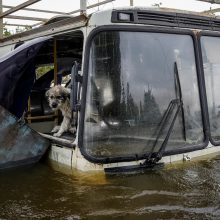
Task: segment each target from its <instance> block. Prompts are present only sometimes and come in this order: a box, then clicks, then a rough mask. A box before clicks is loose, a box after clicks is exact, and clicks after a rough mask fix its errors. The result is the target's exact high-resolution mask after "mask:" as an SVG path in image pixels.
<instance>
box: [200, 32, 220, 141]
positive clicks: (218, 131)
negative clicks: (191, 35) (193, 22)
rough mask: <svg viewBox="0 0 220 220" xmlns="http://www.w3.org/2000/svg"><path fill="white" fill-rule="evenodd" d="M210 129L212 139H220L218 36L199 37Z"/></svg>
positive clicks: (219, 56)
mask: <svg viewBox="0 0 220 220" xmlns="http://www.w3.org/2000/svg"><path fill="white" fill-rule="evenodd" d="M201 47H202V57H203V68H204V74H205V84H206V94H207V101H208V111H209V121H210V129H211V135H212V138H213V140H215V141H219V140H220V92H219V90H220V72H219V70H220V55H219V51H220V38H218V37H211V36H210V37H209V36H203V37H201Z"/></svg>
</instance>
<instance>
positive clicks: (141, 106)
mask: <svg viewBox="0 0 220 220" xmlns="http://www.w3.org/2000/svg"><path fill="white" fill-rule="evenodd" d="M88 71H89V73H88V74H89V79H88V90H87V91H88V92H87V103H86V114H85V126H84V141H83V147H85V150H86V152H87V153H88V154H89V155H91V156H93V157H95V158H101V159H102V158H107V157H108V158H109V157H110V158H114V157H127V156H135V155H136V156H141V155H142V156H143V155H145V154H148V153H150V152H156V151H158V150H159V149H160V147H161V145H162V143H163V141H164V139H165V138H166V136H167V133H168V130H169V128H170V126H171V124H172V122H173V121H174V126H173V129H172V132H171V134H170V136H169V141H168V144H167V146H166V150H178V149H182V148H187V147H189V146H192V145H198V144H200V143H202V142H203V140H204V134H203V125H202V117H201V106H200V98H199V92H198V82H197V74H196V64H195V55H194V46H193V39H192V37H191V36H188V35H176V34H165V33H146V32H123V31H121V32H117V31H106V32H101V33H99V34H98V35H96V37H95V38H94V39H93V41H92V44H91V49H90V61H89V70H88ZM177 78H179V83H178V79H177ZM181 93H182V105H181V104H180V99H181V98H180V96H181ZM175 100H176V101H178V102H175ZM178 103H179V104H178ZM179 107H180V108H179ZM178 108H179V111H178ZM177 111H178V115H177V118H176V119H174V116H175V113H177Z"/></svg>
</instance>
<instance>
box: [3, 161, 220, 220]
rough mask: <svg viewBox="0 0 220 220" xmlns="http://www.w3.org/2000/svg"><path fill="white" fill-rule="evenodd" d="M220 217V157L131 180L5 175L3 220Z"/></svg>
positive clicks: (41, 171) (37, 172)
mask: <svg viewBox="0 0 220 220" xmlns="http://www.w3.org/2000/svg"><path fill="white" fill-rule="evenodd" d="M21 218H22V219H67V220H71V219H112V218H114V219H126V220H130V219H131V220H133V219H199V220H200V219H220V157H217V158H215V159H212V160H206V161H201V162H189V163H186V164H182V165H175V166H172V167H169V168H166V169H163V170H157V171H151V172H150V171H148V172H147V173H145V174H136V175H127V176H104V174H99V173H89V174H86V173H80V172H73V174H62V173H61V172H59V171H55V170H53V169H51V168H50V167H48V166H47V165H46V164H38V165H36V166H34V167H29V168H23V169H19V170H13V171H10V172H0V219H1V220H2V219H21Z"/></svg>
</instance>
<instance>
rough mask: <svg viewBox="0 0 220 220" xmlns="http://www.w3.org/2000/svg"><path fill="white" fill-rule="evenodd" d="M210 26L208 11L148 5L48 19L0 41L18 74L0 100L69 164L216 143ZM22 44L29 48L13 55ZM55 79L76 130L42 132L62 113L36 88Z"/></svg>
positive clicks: (216, 39)
mask: <svg viewBox="0 0 220 220" xmlns="http://www.w3.org/2000/svg"><path fill="white" fill-rule="evenodd" d="M219 31H220V20H219V19H218V18H216V17H206V16H201V15H198V14H192V13H188V12H187V13H184V12H182V11H172V10H166V9H156V10H155V9H149V8H146V9H143V8H125V9H114V10H107V11H102V12H97V13H94V14H92V15H91V16H90V17H85V16H83V15H81V16H79V17H73V18H66V19H63V20H61V21H59V22H50V23H49V24H48V25H46V26H43V27H40V28H38V29H34V30H31V31H29V32H25V33H23V34H19V35H17V36H16V35H15V36H12V37H9V38H7V39H5V40H3V41H2V42H1V49H0V54H1V55H4V57H5V58H4V59H8V57H13V56H16V62H14V63H13V61H12V64H13V65H12V66H13V67H11V68H12V70H10V71H12V72H13V71H15V70H16V71H17V72H18V75H17V76H19V77H20V78H22V80H23V81H25V83H23V84H22V85H20V87H21V88H20V90H19V91H22V92H21V93H19V98H18V97H17V96H18V94H17V93H16V91H17V90H16V88H15V89H14V90H11V91H10V97H12V99H10V102H8V101H7V100H6V99H4V98H2V97H0V101H1V105H3V106H4V107H5V108H6V109H7V110H8V111H10V112H11V113H12V114H14V115H15V116H17V117H18V118H19V117H21V116H22V115H23V113H25V120H26V123H28V125H29V126H30V127H31V128H33V129H34V130H36V131H38V132H40V133H41V134H42V135H43V136H44V137H45V138H47V139H49V140H50V141H51V147H50V151H49V155H48V156H49V158H50V159H51V160H53V161H56V162H58V163H62V164H65V165H67V166H69V167H70V168H77V169H80V170H85V171H87V170H105V171H108V172H111V171H116V170H121V169H124V168H126V169H127V168H128V169H129V168H134V169H136V168H143V169H144V168H146V167H153V166H154V165H155V164H156V163H160V162H164V163H170V162H173V161H177V160H184V159H185V158H191V157H198V156H203V155H206V154H210V153H215V152H218V151H220V148H219V147H218V145H219V144H220V110H219V108H220V97H218V96H219V95H220V93H219V88H220V78H219V74H218V71H219V66H220V55H219V51H220V48H219V47H220V46H219V45H220V32H219ZM45 36H47V37H45ZM33 39H35V40H33ZM23 42H25V43H23ZM18 43H19V45H18ZM22 43H23V44H22ZM20 44H21V46H20ZM17 46H18V47H17ZM15 47H17V49H14V48H15ZM19 48H20V51H19ZM36 48H37V49H36ZM24 51H26V52H27V54H29V53H30V54H32V55H31V56H29V55H27V57H26V59H25V60H21V59H23V58H22V56H20V55H19V54H20V53H22V52H24ZM12 60H13V59H12ZM13 68H14V69H13ZM27 70H28V71H29V72H30V74H32V75H27ZM39 70H40V71H39ZM5 71H6V75H7V70H5ZM10 71H9V72H10ZM9 75H10V73H9ZM12 75H13V74H12ZM24 76H25V77H24ZM19 77H17V78H16V77H15V78H14V82H17V83H19V79H20V78H19ZM18 78H19V79H18ZM16 80H17V81H16ZM54 84H62V85H63V86H66V87H69V88H71V89H72V92H71V96H70V98H71V103H72V110H73V111H75V112H77V120H76V124H75V125H76V127H77V132H76V135H71V134H68V133H66V134H64V135H63V136H61V137H60V138H57V137H53V136H52V134H51V133H50V131H51V130H52V128H53V126H54V125H55V124H59V123H60V120H61V119H62V117H61V116H60V115H59V113H55V114H54V113H53V112H52V111H51V110H50V108H49V107H48V104H47V100H46V99H45V96H44V94H45V91H46V90H47V89H48V88H50V86H51V85H54ZM22 86H23V87H22ZM15 93H16V94H17V96H16V95H15ZM17 99H22V105H21V106H20V107H19V108H17V107H16V108H15V107H14V106H15V103H16V102H17ZM5 100H6V101H5Z"/></svg>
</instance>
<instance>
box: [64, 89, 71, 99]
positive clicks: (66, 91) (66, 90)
mask: <svg viewBox="0 0 220 220" xmlns="http://www.w3.org/2000/svg"><path fill="white" fill-rule="evenodd" d="M62 96H63V98H65V99H66V98H70V90H69V89H66V88H63V89H62Z"/></svg>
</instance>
